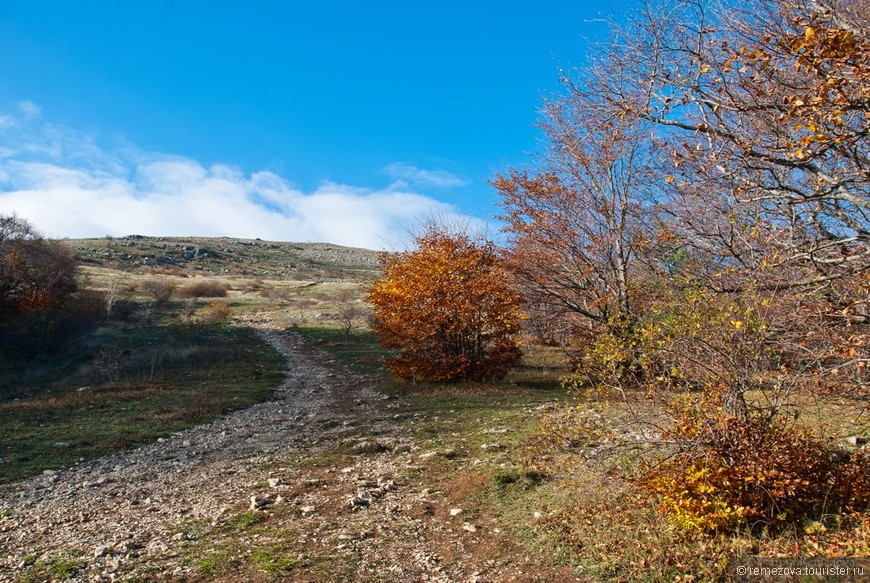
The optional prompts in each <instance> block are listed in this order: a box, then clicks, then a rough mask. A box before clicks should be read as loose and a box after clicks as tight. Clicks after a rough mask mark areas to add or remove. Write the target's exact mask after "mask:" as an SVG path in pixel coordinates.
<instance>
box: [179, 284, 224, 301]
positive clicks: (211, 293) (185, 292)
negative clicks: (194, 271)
mask: <svg viewBox="0 0 870 583" xmlns="http://www.w3.org/2000/svg"><path fill="white" fill-rule="evenodd" d="M229 287H230V286H229V285H227V284H225V283H221V282H218V281H209V280H204V281H195V282H193V283H191V284H189V285H186V286H184V287H182V288H181V289H179V290H178V294H177V295H178V297H181V298H225V297H227V291H228V290H229Z"/></svg>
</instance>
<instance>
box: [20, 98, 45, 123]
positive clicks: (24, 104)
mask: <svg viewBox="0 0 870 583" xmlns="http://www.w3.org/2000/svg"><path fill="white" fill-rule="evenodd" d="M18 109H20V110H21V113H23V114H24V117H26V118H27V119H36V118H38V117H39V116H41V115H42V108H41V107H39V106H38V105H36V104H35V103H33V102H32V101H20V102H19V103H18Z"/></svg>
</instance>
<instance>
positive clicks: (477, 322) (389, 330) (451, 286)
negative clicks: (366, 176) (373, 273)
mask: <svg viewBox="0 0 870 583" xmlns="http://www.w3.org/2000/svg"><path fill="white" fill-rule="evenodd" d="M415 242H416V244H417V248H416V249H415V250H413V251H406V252H403V253H384V254H382V255H381V258H380V259H381V264H382V267H383V277H382V278H381V279H379V280H378V281H376V282H375V283H374V284H372V285H371V287H370V288H369V290H368V292H369V295H368V302H369V304H370V305H371V307H372V311H373V314H372V328H373V330H374V332H375V334H376V335H377V337H378V338H379V340H380V342H381V345H382V346H384V347H385V348H388V349H392V350H395V351H396V353H397V354H396V356H395V357H394V358H392V359H391V360H390V363H389V364H390V369H391V370H392V371H393V373H394V374H395V375H396V376H398V377H399V378H402V379H408V380H414V381H423V380H425V381H434V382H458V381H464V380H471V381H484V380H487V379H497V378H501V377H503V376H504V375H505V374H507V372H508V371H509V370H510V368H511V367H512V366H513V365H514V364H516V363H517V362H518V361H519V358H520V350H519V346H518V343H517V340H516V336H517V334H518V333H519V328H520V322H521V320H522V313H521V311H520V305H521V298H520V296H519V294H517V293H516V292H515V291H513V290H512V289H511V287H510V285H509V280H508V276H507V273H506V272H505V271H504V269H503V267H502V264H501V260H500V259H499V256H498V253H497V251H496V248H495V246H494V245H493V244H492V243H490V242H484V241H482V240H480V239H475V238H472V237H470V236H469V235H468V234H466V233H449V232H447V231H446V230H445V229H443V228H440V227H437V226H429V227H427V228H426V229H425V230H424V232H423V233H422V234H421V235H419V236H417V237H416V239H415Z"/></svg>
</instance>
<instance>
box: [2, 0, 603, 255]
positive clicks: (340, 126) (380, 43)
mask: <svg viewBox="0 0 870 583" xmlns="http://www.w3.org/2000/svg"><path fill="white" fill-rule="evenodd" d="M611 15H612V11H611V9H610V8H609V7H608V5H607V3H606V2H587V1H585V0H584V1H575V2H571V1H562V2H558V1H552V0H540V1H537V2H501V3H490V2H471V1H470V0H466V1H465V2H455V1H452V0H448V1H442V2H437V3H435V2H432V3H429V2H379V1H371V2H350V1H348V2H339V1H318V2H305V3H303V2H291V1H283V2H279V1H263V0H247V1H245V2H220V1H215V0H212V1H210V2H200V1H193V0H189V1H182V0H149V1H142V0H136V1H133V0H131V1H125V2H117V1H111V2H110V1H105V2H97V1H89V0H80V1H77V2H69V1H55V2H48V1H42V0H28V1H27V2H10V3H6V5H4V7H3V10H2V11H0V213H2V214H8V213H11V212H15V213H17V214H19V215H20V216H22V217H24V218H27V219H29V220H30V221H31V222H33V223H34V225H35V226H36V227H37V228H39V229H41V230H42V231H43V232H45V233H46V234H48V235H51V236H57V237H64V236H70V237H85V236H91V237H99V236H103V235H106V234H112V235H123V234H131V233H138V234H145V235H204V236H205V235H211V236H224V235H225V236H234V237H261V238H263V239H272V240H297V241H299V240H301V241H305V240H326V241H330V242H334V243H340V244H347V245H360V246H367V247H379V248H380V247H391V246H401V244H402V242H401V241H400V239H402V238H403V237H405V236H406V233H407V230H408V229H412V228H413V227H414V226H415V224H416V221H418V220H420V219H424V218H426V216H428V215H430V214H440V215H447V216H452V215H455V216H461V217H471V218H472V220H474V221H478V222H490V221H491V220H492V217H493V215H495V214H496V212H497V208H496V207H495V203H496V202H497V196H496V194H495V192H494V191H493V190H492V188H491V187H490V186H489V185H488V184H487V182H486V181H487V180H489V179H491V178H492V177H493V173H494V172H495V171H496V170H504V169H506V168H507V167H508V166H510V165H517V164H524V163H527V162H528V161H529V157H528V154H529V153H530V152H533V151H535V150H536V149H538V148H539V144H538V142H537V140H538V133H537V130H536V129H535V127H534V124H535V122H536V120H537V119H538V110H539V108H540V106H541V98H542V96H544V95H551V94H553V92H555V91H557V90H558V77H559V67H564V68H566V69H567V68H570V67H573V66H577V65H582V63H583V62H584V59H585V51H586V48H587V46H586V39H595V38H601V37H602V36H603V35H606V26H605V25H604V23H603V22H602V19H604V18H607V17H609V16H611Z"/></svg>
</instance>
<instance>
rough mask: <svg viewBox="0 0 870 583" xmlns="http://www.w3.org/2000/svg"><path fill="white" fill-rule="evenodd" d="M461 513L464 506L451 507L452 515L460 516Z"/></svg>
mask: <svg viewBox="0 0 870 583" xmlns="http://www.w3.org/2000/svg"><path fill="white" fill-rule="evenodd" d="M460 514H462V508H451V509H450V516H459V515H460Z"/></svg>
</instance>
